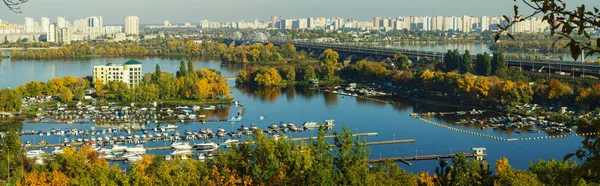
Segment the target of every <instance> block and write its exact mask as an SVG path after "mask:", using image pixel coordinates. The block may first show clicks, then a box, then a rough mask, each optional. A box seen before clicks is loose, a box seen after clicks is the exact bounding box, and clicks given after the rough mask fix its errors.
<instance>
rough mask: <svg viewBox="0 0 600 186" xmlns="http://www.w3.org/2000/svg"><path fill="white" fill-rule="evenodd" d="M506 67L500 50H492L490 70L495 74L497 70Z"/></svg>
mask: <svg viewBox="0 0 600 186" xmlns="http://www.w3.org/2000/svg"><path fill="white" fill-rule="evenodd" d="M507 68H508V65H507V64H506V61H505V60H504V54H502V52H494V55H493V56H492V72H493V73H494V74H496V73H498V72H499V71H502V70H504V69H507Z"/></svg>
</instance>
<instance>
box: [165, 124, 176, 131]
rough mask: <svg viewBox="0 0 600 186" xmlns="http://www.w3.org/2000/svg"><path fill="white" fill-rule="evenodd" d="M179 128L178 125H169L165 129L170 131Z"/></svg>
mask: <svg viewBox="0 0 600 186" xmlns="http://www.w3.org/2000/svg"><path fill="white" fill-rule="evenodd" d="M177 128H179V127H178V126H177V125H171V124H169V125H167V126H166V127H165V129H167V130H169V129H177Z"/></svg>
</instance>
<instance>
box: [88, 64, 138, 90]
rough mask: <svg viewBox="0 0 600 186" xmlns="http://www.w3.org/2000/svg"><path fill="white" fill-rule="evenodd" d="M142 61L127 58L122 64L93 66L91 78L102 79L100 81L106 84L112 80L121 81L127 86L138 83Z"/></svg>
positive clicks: (94, 79)
mask: <svg viewBox="0 0 600 186" xmlns="http://www.w3.org/2000/svg"><path fill="white" fill-rule="evenodd" d="M142 75H143V73H142V63H140V62H138V61H135V60H129V61H127V62H125V63H123V64H112V63H108V64H106V65H98V66H94V70H93V71H92V78H93V81H94V82H95V81H96V80H98V79H100V80H102V83H104V84H107V83H108V82H112V81H122V82H124V83H127V84H128V85H129V87H133V86H135V85H138V84H140V82H141V81H142Z"/></svg>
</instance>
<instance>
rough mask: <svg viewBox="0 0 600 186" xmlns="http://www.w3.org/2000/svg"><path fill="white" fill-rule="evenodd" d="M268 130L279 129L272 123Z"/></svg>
mask: <svg viewBox="0 0 600 186" xmlns="http://www.w3.org/2000/svg"><path fill="white" fill-rule="evenodd" d="M269 128H270V129H273V130H275V129H278V128H279V127H278V126H277V124H275V123H273V124H271V125H269Z"/></svg>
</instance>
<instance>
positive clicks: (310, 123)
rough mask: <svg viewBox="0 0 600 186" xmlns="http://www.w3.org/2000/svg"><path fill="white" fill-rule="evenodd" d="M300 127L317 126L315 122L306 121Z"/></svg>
mask: <svg viewBox="0 0 600 186" xmlns="http://www.w3.org/2000/svg"><path fill="white" fill-rule="evenodd" d="M302 127H304V128H315V127H317V122H314V121H307V122H304V124H302Z"/></svg>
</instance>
